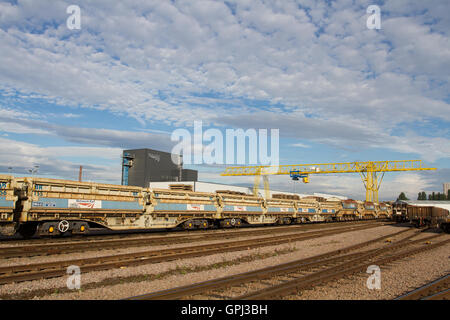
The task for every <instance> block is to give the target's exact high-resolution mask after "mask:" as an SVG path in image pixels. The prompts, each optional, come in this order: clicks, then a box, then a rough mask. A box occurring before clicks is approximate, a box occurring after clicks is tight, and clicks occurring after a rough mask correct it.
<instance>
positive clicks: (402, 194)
mask: <svg viewBox="0 0 450 320" xmlns="http://www.w3.org/2000/svg"><path fill="white" fill-rule="evenodd" d="M399 200H409V199H408V198H407V197H406V195H405V193H404V192H402V193H400V195H399V196H398V198H397V201H399Z"/></svg>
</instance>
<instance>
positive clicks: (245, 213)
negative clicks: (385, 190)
mask: <svg viewBox="0 0 450 320" xmlns="http://www.w3.org/2000/svg"><path fill="white" fill-rule="evenodd" d="M391 213H392V209H391V206H390V205H389V204H384V203H381V204H374V203H364V202H361V201H354V200H345V201H341V200H338V199H335V200H334V201H333V200H331V199H330V200H328V201H326V200H325V199H317V198H308V197H306V198H302V199H300V198H297V199H279V198H271V199H264V198H260V197H255V196H252V195H246V194H236V193H233V192H219V191H218V192H216V193H204V192H193V191H189V190H166V189H149V188H141V187H133V186H121V185H111V184H100V183H92V182H78V181H70V180H57V179H45V178H30V177H21V178H16V177H12V176H7V175H0V233H1V234H2V235H14V234H15V233H19V234H21V235H22V236H24V237H30V236H32V235H35V234H36V235H39V236H58V235H62V234H66V233H71V234H87V233H88V232H89V229H90V228H105V229H109V230H132V229H160V228H167V229H169V228H175V227H181V228H184V229H194V228H204V229H207V228H212V227H232V226H241V225H244V224H295V223H302V222H313V221H342V220H359V219H375V218H388V217H390V216H391Z"/></svg>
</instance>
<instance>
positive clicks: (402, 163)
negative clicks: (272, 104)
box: [221, 160, 436, 203]
mask: <svg viewBox="0 0 450 320" xmlns="http://www.w3.org/2000/svg"><path fill="white" fill-rule="evenodd" d="M424 170H436V168H429V167H425V166H424V165H423V163H422V160H394V161H355V162H340V163H311V164H294V165H281V166H241V167H228V168H226V169H225V171H224V172H223V173H222V174H221V175H222V176H256V177H255V187H254V189H253V192H254V193H255V190H256V194H257V188H258V186H259V179H258V180H257V181H256V179H257V177H258V176H261V175H262V176H268V175H280V174H290V172H291V171H298V173H299V174H306V175H309V174H325V173H359V174H360V176H361V179H362V181H363V183H364V186H365V188H366V201H370V202H376V203H378V190H379V189H380V185H381V182H382V180H383V177H384V173H385V172H398V171H424ZM378 172H383V175H382V176H381V179H379V177H378V175H377V173H378ZM256 182H257V184H256ZM265 189H266V183H265ZM267 195H268V180H267V191H266V197H267Z"/></svg>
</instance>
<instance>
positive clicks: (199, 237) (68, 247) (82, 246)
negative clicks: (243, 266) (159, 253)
mask: <svg viewBox="0 0 450 320" xmlns="http://www.w3.org/2000/svg"><path fill="white" fill-rule="evenodd" d="M371 223H374V222H359V223H356V222H349V223H348V225H356V226H357V225H366V224H371ZM346 225H347V224H346ZM336 227H339V226H336V225H332V224H331V225H330V224H329V225H294V226H285V227H276V228H268V229H266V228H260V229H256V230H226V231H220V232H202V233H196V232H193V233H189V234H182V235H159V236H154V235H152V236H147V237H142V236H141V237H132V238H121V239H106V240H102V239H93V240H87V241H73V242H62V243H60V242H51V241H49V242H44V243H42V244H31V245H21V246H8V247H0V258H4V259H9V258H16V257H33V256H40V255H53V254H64V253H73V252H85V251H93V250H105V249H119V248H128V247H143V246H149V245H168V244H178V243H191V242H198V241H210V240H218V239H223V240H227V239H232V238H237V237H239V236H246V237H248V236H258V235H267V234H275V233H288V232H295V231H298V230H300V231H307V230H315V229H329V228H336Z"/></svg>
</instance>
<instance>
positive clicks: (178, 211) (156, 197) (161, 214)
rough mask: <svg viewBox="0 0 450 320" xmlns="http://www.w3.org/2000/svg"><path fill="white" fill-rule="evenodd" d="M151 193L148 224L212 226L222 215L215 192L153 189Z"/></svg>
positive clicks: (149, 226) (183, 226)
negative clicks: (219, 211)
mask: <svg viewBox="0 0 450 320" xmlns="http://www.w3.org/2000/svg"><path fill="white" fill-rule="evenodd" d="M148 194H149V195H150V204H149V205H148V207H147V209H146V212H147V213H148V214H149V215H148V216H147V217H146V219H145V228H174V227H177V226H181V227H182V228H184V229H194V228H209V227H211V226H212V225H213V224H214V223H215V221H216V219H218V218H220V215H219V213H218V207H219V202H218V198H217V195H216V194H214V193H206V192H194V191H186V190H167V189H153V190H151V191H150V190H149V191H148Z"/></svg>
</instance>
